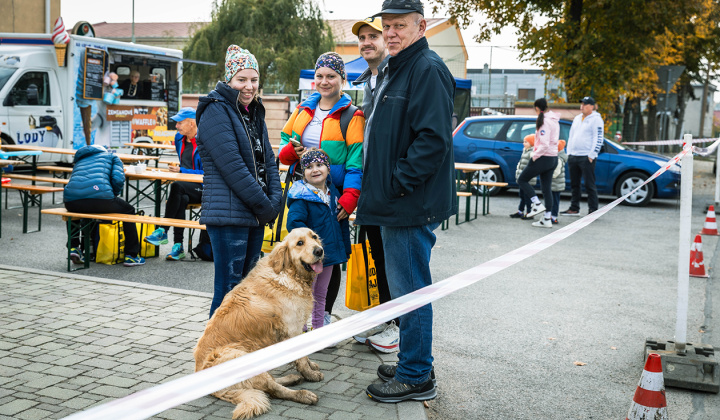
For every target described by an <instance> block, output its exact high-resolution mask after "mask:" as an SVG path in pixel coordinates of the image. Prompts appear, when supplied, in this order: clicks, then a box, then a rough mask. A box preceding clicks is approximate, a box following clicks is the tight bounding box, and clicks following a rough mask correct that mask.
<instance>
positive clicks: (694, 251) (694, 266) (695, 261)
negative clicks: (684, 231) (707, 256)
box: [690, 235, 709, 277]
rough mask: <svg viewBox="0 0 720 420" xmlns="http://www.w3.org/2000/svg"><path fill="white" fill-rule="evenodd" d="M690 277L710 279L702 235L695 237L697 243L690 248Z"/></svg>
mask: <svg viewBox="0 0 720 420" xmlns="http://www.w3.org/2000/svg"><path fill="white" fill-rule="evenodd" d="M690 277H709V276H708V275H707V272H706V271H705V262H704V261H703V253H702V238H701V237H700V235H695V242H693V244H692V245H691V246H690Z"/></svg>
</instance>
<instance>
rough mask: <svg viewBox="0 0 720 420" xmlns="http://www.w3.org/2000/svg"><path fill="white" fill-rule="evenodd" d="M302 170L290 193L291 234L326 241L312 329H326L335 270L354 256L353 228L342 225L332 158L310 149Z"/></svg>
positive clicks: (289, 218)
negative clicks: (304, 231)
mask: <svg viewBox="0 0 720 420" xmlns="http://www.w3.org/2000/svg"><path fill="white" fill-rule="evenodd" d="M300 168H301V170H302V174H303V179H302V180H299V181H296V182H295V183H293V185H292V187H290V191H289V192H288V215H287V230H288V231H291V230H293V229H295V228H298V227H305V228H310V229H312V230H314V231H315V233H317V234H318V236H320V239H321V240H322V244H323V249H324V251H325V257H324V259H323V268H324V270H323V271H322V273H320V274H318V275H317V278H316V279H315V283H314V284H313V297H314V300H315V305H314V307H313V312H312V327H313V329H316V328H320V327H322V326H323V321H324V317H325V296H326V295H327V291H328V284H329V283H330V276H331V275H332V266H333V265H335V264H342V263H344V262H346V261H347V256H348V254H350V227H349V224H348V219H347V218H343V219H342V220H340V221H338V199H339V197H340V194H339V193H338V191H337V189H336V188H335V187H334V186H333V185H332V182H329V181H328V174H329V173H330V158H329V157H328V155H327V154H326V153H325V152H324V151H322V150H320V149H318V148H315V147H313V148H311V149H308V151H307V152H305V153H303V155H302V157H301V158H300Z"/></svg>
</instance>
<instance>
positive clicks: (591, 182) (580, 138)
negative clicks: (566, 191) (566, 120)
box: [560, 96, 605, 216]
mask: <svg viewBox="0 0 720 420" xmlns="http://www.w3.org/2000/svg"><path fill="white" fill-rule="evenodd" d="M580 111H581V113H580V114H578V115H576V116H575V119H574V120H573V123H572V127H570V136H569V137H570V138H569V139H568V144H567V154H568V171H569V172H570V187H571V188H572V197H571V198H570V208H569V209H567V210H565V211H563V212H561V213H560V214H562V215H563V216H580V196H581V194H582V191H581V190H580V182H581V178H582V179H584V180H585V191H587V195H588V213H592V212H594V211H595V210H597V209H598V195H597V188H596V187H595V162H596V160H597V157H598V154H599V153H600V149H601V148H602V145H603V142H604V141H605V140H604V134H603V133H604V131H605V124H604V123H603V119H602V117H601V116H600V114H599V113H598V112H597V111H595V99H593V98H592V97H590V96H586V97H584V98H582V100H581V101H580Z"/></svg>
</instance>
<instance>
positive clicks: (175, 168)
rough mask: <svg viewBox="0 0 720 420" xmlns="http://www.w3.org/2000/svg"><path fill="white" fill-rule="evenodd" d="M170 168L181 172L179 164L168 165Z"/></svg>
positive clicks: (172, 170)
mask: <svg viewBox="0 0 720 420" xmlns="http://www.w3.org/2000/svg"><path fill="white" fill-rule="evenodd" d="M168 169H169V170H170V172H180V166H178V165H168Z"/></svg>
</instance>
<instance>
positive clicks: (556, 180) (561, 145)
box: [550, 140, 568, 225]
mask: <svg viewBox="0 0 720 420" xmlns="http://www.w3.org/2000/svg"><path fill="white" fill-rule="evenodd" d="M567 160H568V155H567V153H565V140H558V164H557V167H555V172H553V179H552V194H553V206H552V211H551V212H550V213H551V214H550V218H551V219H552V223H553V225H557V224H558V213H559V212H560V193H561V192H563V191H565V163H566V162H567Z"/></svg>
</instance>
